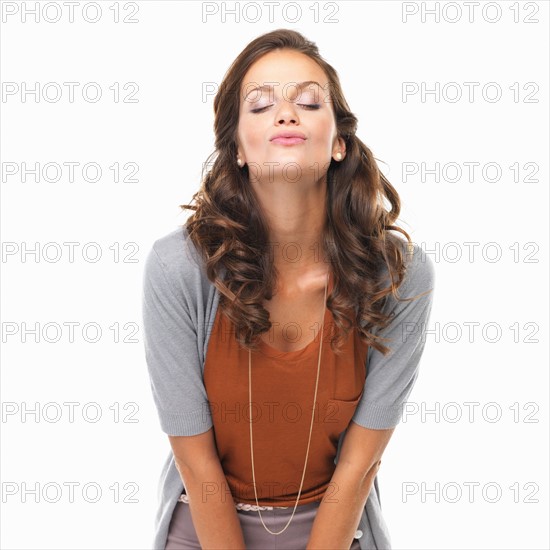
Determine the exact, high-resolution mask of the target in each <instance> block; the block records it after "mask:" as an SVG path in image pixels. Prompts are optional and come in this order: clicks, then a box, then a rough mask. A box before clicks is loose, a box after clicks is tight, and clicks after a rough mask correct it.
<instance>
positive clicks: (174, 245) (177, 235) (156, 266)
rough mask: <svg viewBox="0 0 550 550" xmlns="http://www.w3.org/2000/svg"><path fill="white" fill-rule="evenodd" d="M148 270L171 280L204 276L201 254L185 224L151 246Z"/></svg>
mask: <svg viewBox="0 0 550 550" xmlns="http://www.w3.org/2000/svg"><path fill="white" fill-rule="evenodd" d="M145 265H146V270H148V271H149V272H150V273H151V274H152V275H157V276H159V277H160V276H161V275H163V276H164V277H166V278H167V279H168V280H169V281H170V282H172V283H176V282H177V281H181V280H182V279H183V280H192V279H194V278H202V277H203V269H202V262H201V258H200V255H199V253H198V251H197V249H196V248H195V245H194V244H193V241H192V240H191V239H190V238H189V234H188V233H187V229H186V228H185V226H180V227H178V228H177V229H174V230H172V231H170V232H169V233H167V234H165V235H163V236H161V237H159V238H157V239H156V240H155V241H154V242H153V244H152V246H151V247H150V248H149V251H148V253H147V258H146V264H145Z"/></svg>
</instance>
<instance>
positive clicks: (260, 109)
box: [250, 103, 321, 113]
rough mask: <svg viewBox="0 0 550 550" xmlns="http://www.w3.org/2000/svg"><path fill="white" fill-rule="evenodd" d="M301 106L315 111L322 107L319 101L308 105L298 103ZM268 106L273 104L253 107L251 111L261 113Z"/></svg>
mask: <svg viewBox="0 0 550 550" xmlns="http://www.w3.org/2000/svg"><path fill="white" fill-rule="evenodd" d="M298 105H300V106H301V107H304V108H306V109H310V110H312V111H315V110H317V109H320V108H321V105H320V104H319V103H314V104H312V105H307V104H305V103H298ZM268 107H271V105H266V106H265V107H260V108H259V109H251V111H250V112H251V113H261V112H262V111H263V110H265V109H267V108H268Z"/></svg>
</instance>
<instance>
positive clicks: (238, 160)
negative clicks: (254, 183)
mask: <svg viewBox="0 0 550 550" xmlns="http://www.w3.org/2000/svg"><path fill="white" fill-rule="evenodd" d="M237 164H238V165H239V166H242V164H243V161H242V160H241V159H240V158H237Z"/></svg>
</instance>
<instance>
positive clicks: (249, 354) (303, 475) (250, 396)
mask: <svg viewBox="0 0 550 550" xmlns="http://www.w3.org/2000/svg"><path fill="white" fill-rule="evenodd" d="M328 279H329V273H327V278H326V280H325V297H324V300H323V320H322V322H321V330H320V335H321V337H320V343H319V359H318V361H317V379H316V381H315V394H314V396H313V408H312V411H311V425H310V427H309V439H308V442H307V451H306V459H305V462H304V471H303V472H302V481H301V483H300V490H299V491H298V498H297V499H296V504H295V505H294V510H292V515H291V516H290V519H289V520H288V523H287V524H286V525H285V527H284V529H283V530H282V531H279V532H278V533H274V532H273V531H270V530H269V528H268V527H267V526H266V524H265V523H264V520H263V518H262V514H261V512H260V509H259V508H258V514H259V515H260V521H261V522H262V525H263V526H264V527H265V529H266V531H268V532H269V533H271V534H272V535H280V534H281V533H283V532H284V531H286V529H287V527H288V526H289V525H290V522H291V521H292V518H293V517H294V513H295V512H296V508H297V506H298V502H299V501H300V495H301V493H302V487H303V485H304V478H305V475H306V466H307V459H308V456H309V446H310V443H311V432H312V430H313V418H314V415H315V403H316V399H317V387H318V385H319V372H320V368H321V350H322V349H323V330H324V326H325V308H326V301H327V286H328ZM248 398H249V417H250V457H251V460H252V484H253V485H254V496H255V497H256V505H257V506H258V507H259V504H258V493H257V492H256V475H255V473H254V446H253V438H252V354H251V353H250V350H248Z"/></svg>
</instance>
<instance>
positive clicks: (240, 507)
mask: <svg viewBox="0 0 550 550" xmlns="http://www.w3.org/2000/svg"><path fill="white" fill-rule="evenodd" d="M178 502H185V503H186V504H189V497H188V496H187V494H186V493H182V494H181V495H180V496H179V498H178ZM235 507H236V508H237V510H246V511H252V512H257V511H258V510H273V508H277V510H286V509H287V508H290V506H258V505H257V504H246V503H245V502H237V503H235Z"/></svg>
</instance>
